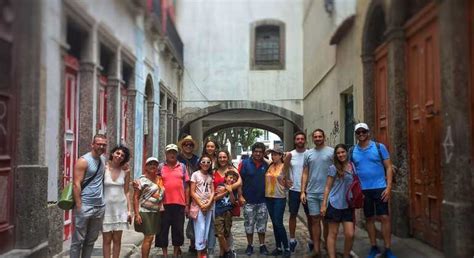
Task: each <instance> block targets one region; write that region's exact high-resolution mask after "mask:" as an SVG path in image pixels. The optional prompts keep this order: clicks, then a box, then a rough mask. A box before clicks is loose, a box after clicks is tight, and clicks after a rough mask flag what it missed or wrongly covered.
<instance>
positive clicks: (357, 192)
mask: <svg viewBox="0 0 474 258" xmlns="http://www.w3.org/2000/svg"><path fill="white" fill-rule="evenodd" d="M351 166H352V178H353V180H352V183H351V184H350V185H349V189H348V190H347V192H346V201H347V204H348V205H349V208H352V209H360V208H363V207H364V194H363V193H362V186H361V183H360V179H359V177H358V176H357V174H356V170H355V168H354V164H353V163H352V162H351Z"/></svg>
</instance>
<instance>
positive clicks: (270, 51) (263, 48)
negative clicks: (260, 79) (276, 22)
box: [255, 26, 280, 65]
mask: <svg viewBox="0 0 474 258" xmlns="http://www.w3.org/2000/svg"><path fill="white" fill-rule="evenodd" d="M255 34H256V41H255V63H256V64H263V65H266V64H279V63H280V28H278V27H277V26H260V27H258V28H257V31H256V33H255Z"/></svg>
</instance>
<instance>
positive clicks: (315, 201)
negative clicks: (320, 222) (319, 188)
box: [306, 193, 324, 216]
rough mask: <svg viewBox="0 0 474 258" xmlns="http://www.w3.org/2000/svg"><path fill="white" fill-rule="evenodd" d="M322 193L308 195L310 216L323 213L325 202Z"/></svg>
mask: <svg viewBox="0 0 474 258" xmlns="http://www.w3.org/2000/svg"><path fill="white" fill-rule="evenodd" d="M323 196H324V194H322V193H316V194H314V193H307V194H306V202H307V203H308V210H309V215H310V216H318V215H319V214H320V213H321V203H322V202H323Z"/></svg>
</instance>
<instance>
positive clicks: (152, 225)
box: [135, 212, 161, 236]
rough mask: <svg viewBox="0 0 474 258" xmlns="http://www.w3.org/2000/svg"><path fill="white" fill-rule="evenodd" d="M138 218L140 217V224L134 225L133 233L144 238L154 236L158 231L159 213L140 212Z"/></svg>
mask: <svg viewBox="0 0 474 258" xmlns="http://www.w3.org/2000/svg"><path fill="white" fill-rule="evenodd" d="M140 217H142V224H140V225H139V224H135V231H137V232H141V233H143V234H144V235H145V236H150V235H155V234H156V233H158V232H159V231H160V222H161V220H160V213H159V212H140Z"/></svg>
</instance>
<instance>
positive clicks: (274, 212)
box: [265, 197, 288, 249]
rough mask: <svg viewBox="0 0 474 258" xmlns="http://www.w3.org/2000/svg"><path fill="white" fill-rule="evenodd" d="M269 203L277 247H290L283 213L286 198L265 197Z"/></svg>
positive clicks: (268, 207) (269, 212)
mask: <svg viewBox="0 0 474 258" xmlns="http://www.w3.org/2000/svg"><path fill="white" fill-rule="evenodd" d="M265 202H266V204H267V209H268V214H270V218H271V219H272V224H273V234H274V235H275V245H276V247H277V248H281V246H282V245H283V249H288V236H287V235H286V229H285V226H284V225H283V214H284V213H285V207H286V199H285V198H268V197H267V198H265Z"/></svg>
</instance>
